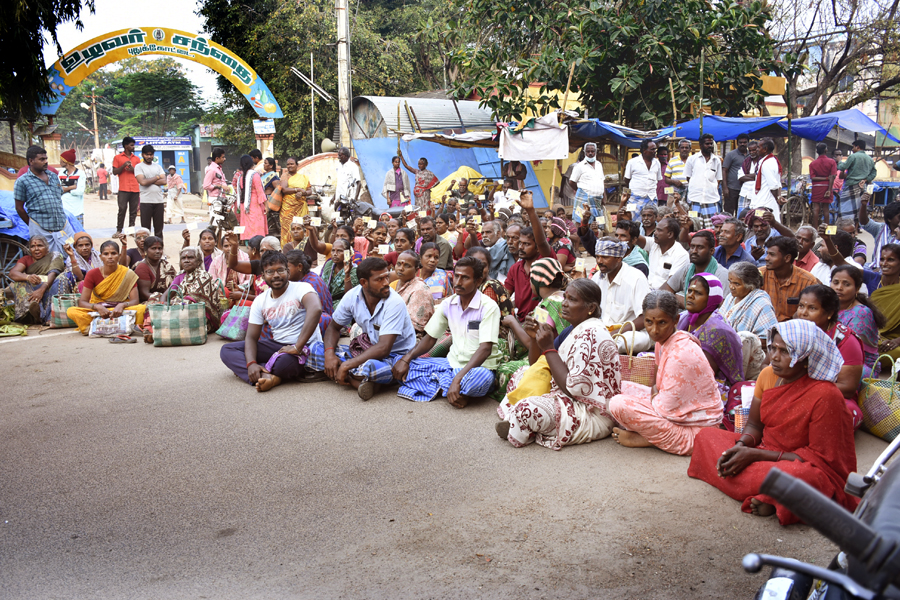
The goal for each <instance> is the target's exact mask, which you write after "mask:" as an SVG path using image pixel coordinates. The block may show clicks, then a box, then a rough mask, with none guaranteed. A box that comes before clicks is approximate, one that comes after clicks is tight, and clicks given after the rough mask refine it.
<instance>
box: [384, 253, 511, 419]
mask: <svg viewBox="0 0 900 600" xmlns="http://www.w3.org/2000/svg"><path fill="white" fill-rule="evenodd" d="M454 273H455V277H454V280H453V285H454V291H455V292H456V293H455V294H454V295H453V296H450V297H449V298H446V299H444V301H443V302H441V303H440V304H439V305H438V306H436V307H435V312H434V315H433V316H432V317H431V320H429V321H428V325H426V326H425V335H424V336H423V337H422V339H421V340H420V341H419V343H418V344H416V347H415V348H413V349H412V351H410V352H408V353H406V355H405V356H403V358H401V359H400V360H398V361H397V362H396V363H395V364H394V379H398V380H400V381H402V382H403V384H402V385H401V386H400V389H399V390H398V392H397V394H398V395H399V396H400V397H402V398H406V399H408V400H415V401H417V402H429V401H431V400H434V399H435V398H437V397H438V394H440V393H441V391H442V390H443V395H445V396H446V397H447V400H449V402H450V404H452V405H453V406H455V407H456V408H465V406H466V405H467V404H468V403H469V401H470V400H471V399H472V398H475V397H479V396H485V395H487V393H488V392H490V391H491V387H492V386H493V384H494V372H493V370H494V369H496V368H497V365H498V364H499V362H500V356H501V355H500V350H499V349H498V348H497V338H498V333H499V330H500V309H499V307H498V306H497V303H496V302H494V301H493V300H491V299H490V298H488V297H487V296H485V295H484V294H482V293H481V292H479V291H478V288H479V286H480V285H481V282H482V281H483V280H484V277H485V276H486V275H487V273H486V272H485V265H484V263H482V262H481V261H480V260H477V259H475V258H472V257H471V256H465V257H463V258H461V259H459V261H458V262H457V263H456V269H455V270H454ZM447 329H449V330H450V335H451V339H452V340H453V345H452V346H450V351H449V354H448V355H447V358H419V357H420V356H422V355H423V354H425V353H426V352H428V351H429V350H431V348H432V347H433V346H434V344H435V342H436V341H437V340H438V338H440V337H442V336H443V335H444V332H446V331H447Z"/></svg>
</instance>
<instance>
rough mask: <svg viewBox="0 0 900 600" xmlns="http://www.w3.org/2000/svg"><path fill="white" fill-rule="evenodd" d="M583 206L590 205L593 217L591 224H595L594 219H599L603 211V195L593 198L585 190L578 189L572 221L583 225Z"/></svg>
mask: <svg viewBox="0 0 900 600" xmlns="http://www.w3.org/2000/svg"><path fill="white" fill-rule="evenodd" d="M583 204H588V205H590V207H591V215H592V217H591V221H590V222H591V223H593V222H594V219H593V217H599V216H600V214H601V211H602V210H603V194H600V195H599V196H592V195H591V194H589V193H587V192H586V191H584V190H583V189H581V188H578V191H577V192H575V206H574V207H573V208H572V220H573V221H575V222H576V223H581V213H583V212H584V206H582V205H583Z"/></svg>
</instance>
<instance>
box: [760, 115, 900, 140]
mask: <svg viewBox="0 0 900 600" xmlns="http://www.w3.org/2000/svg"><path fill="white" fill-rule="evenodd" d="M778 124H779V125H780V126H781V127H783V128H784V129H785V130H787V120H786V119H785V120H782V121H779V123H778ZM835 125H837V126H838V127H840V128H841V129H846V130H847V131H853V132H855V133H871V134H874V133H876V132H877V133H881V134H883V135H884V136H885V137H886V138H888V139H891V140H893V141H895V142H897V143H900V140H898V139H897V138H895V137H894V136H892V135H891V134H890V133H888V132H887V131H886V130H885V128H884V127H882V126H881V125H879V124H878V123H876V122H875V121H873V120H872V119H870V118H869V117H867V116H866V115H865V113H863V112H861V111H859V110H857V109H855V108H851V109H850V110H839V111H838V112H833V113H825V114H824V115H815V116H812V117H802V118H800V119H794V120H793V121H792V122H791V133H792V134H794V135H798V136H800V137H802V138H806V139H808V140H814V141H816V142H821V141H822V140H824V139H825V137H826V136H827V135H828V132H830V131H831V130H832V129H833V128H834V127H835Z"/></svg>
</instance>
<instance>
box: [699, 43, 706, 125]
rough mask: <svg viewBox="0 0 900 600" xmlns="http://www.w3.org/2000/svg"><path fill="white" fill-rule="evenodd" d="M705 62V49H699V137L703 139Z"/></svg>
mask: <svg viewBox="0 0 900 600" xmlns="http://www.w3.org/2000/svg"><path fill="white" fill-rule="evenodd" d="M705 61H706V48H705V47H701V48H700V106H699V107H698V109H699V110H700V137H703V63H704V62H705Z"/></svg>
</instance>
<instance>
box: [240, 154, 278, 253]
mask: <svg viewBox="0 0 900 600" xmlns="http://www.w3.org/2000/svg"><path fill="white" fill-rule="evenodd" d="M231 185H233V186H234V190H235V192H236V193H237V197H238V202H237V204H235V206H234V212H235V214H236V215H237V219H238V223H239V224H240V225H241V227H243V228H244V232H243V233H241V239H242V240H249V239H250V238H252V237H254V236H257V235H262V236H266V235H269V225H268V222H267V221H266V191H265V190H264V189H263V185H262V179H261V178H260V175H259V173H257V172H256V171H254V170H253V159H252V158H250V155H249V154H245V155H243V156H242V157H241V168H240V169H238V170H237V171H235V173H234V178H233V179H232V180H231Z"/></svg>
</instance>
